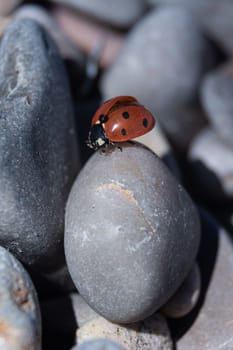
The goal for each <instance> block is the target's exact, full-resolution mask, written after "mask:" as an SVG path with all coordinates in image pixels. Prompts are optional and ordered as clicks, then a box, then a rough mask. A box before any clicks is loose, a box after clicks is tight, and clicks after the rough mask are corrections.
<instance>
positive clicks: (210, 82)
mask: <svg viewBox="0 0 233 350" xmlns="http://www.w3.org/2000/svg"><path fill="white" fill-rule="evenodd" d="M232 96H233V61H231V62H227V63H226V64H224V65H223V66H221V67H220V68H218V69H217V70H215V71H211V72H210V73H209V74H208V75H207V76H206V77H205V78H204V80H203V83H202V88H201V97H202V104H203V107H204V109H205V111H206V113H207V115H208V117H209V121H210V123H211V124H212V126H213V127H214V128H215V130H216V132H217V133H219V134H220V135H221V137H222V138H225V139H226V141H227V142H230V143H231V144H232V145H233V117H232V115H233V99H232Z"/></svg>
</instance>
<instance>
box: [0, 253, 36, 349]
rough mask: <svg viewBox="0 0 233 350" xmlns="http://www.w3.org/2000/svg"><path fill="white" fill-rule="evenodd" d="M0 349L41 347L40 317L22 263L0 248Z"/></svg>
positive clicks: (30, 284) (31, 285) (32, 289)
mask: <svg viewBox="0 0 233 350" xmlns="http://www.w3.org/2000/svg"><path fill="white" fill-rule="evenodd" d="M0 295H1V298H0V325H1V332H0V349H1V350H22V349H33V350H40V349H41V317H40V310H39V305H38V300H37V295H36V292H35V289H34V286H33V284H32V282H31V279H30V277H29V275H28V273H27V272H26V271H25V269H24V268H23V266H22V265H21V264H20V263H19V262H18V261H17V259H15V257H14V256H13V255H11V254H10V253H9V252H8V251H7V250H6V249H4V248H3V247H0Z"/></svg>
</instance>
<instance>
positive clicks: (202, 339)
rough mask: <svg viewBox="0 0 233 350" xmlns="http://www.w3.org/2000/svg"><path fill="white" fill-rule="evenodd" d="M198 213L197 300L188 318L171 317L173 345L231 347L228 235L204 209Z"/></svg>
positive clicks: (207, 349)
mask: <svg viewBox="0 0 233 350" xmlns="http://www.w3.org/2000/svg"><path fill="white" fill-rule="evenodd" d="M201 217H202V232H203V234H202V241H201V245H200V251H199V265H200V271H201V276H202V281H203V284H202V290H201V296H200V299H201V300H200V302H199V303H198V304H199V305H198V308H195V309H194V311H193V313H191V315H190V318H188V319H187V318H184V319H183V320H182V319H180V322H179V320H175V326H176V328H177V331H178V334H179V336H178V341H177V343H176V349H177V350H187V349H189V350H196V349H202V350H215V349H221V350H230V349H233V338H232V334H233V322H232V310H233V307H232V298H233V279H232V276H233V246H232V239H231V238H230V237H229V234H228V232H226V231H225V230H224V229H223V227H221V226H219V224H218V223H217V222H216V221H215V220H214V219H213V217H211V216H210V215H209V214H208V213H206V212H203V213H202V215H201ZM180 329H182V330H183V332H182V335H181V334H180V333H179V330H180ZM185 329H186V331H184V330H185ZM174 336H176V334H175V333H174Z"/></svg>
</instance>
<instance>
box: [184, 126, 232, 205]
mask: <svg viewBox="0 0 233 350" xmlns="http://www.w3.org/2000/svg"><path fill="white" fill-rule="evenodd" d="M188 158H189V163H190V166H191V178H192V181H193V183H194V184H195V185H196V188H197V189H198V192H200V193H201V195H202V196H204V198H205V200H211V201H212V200H213V199H214V200H216V201H218V200H227V199H232V198H233V176H232V175H233V147H232V146H231V144H228V143H226V142H225V140H223V139H222V138H221V137H220V136H219V135H218V134H217V133H216V132H215V131H214V130H213V129H211V128H206V129H204V130H203V131H201V132H200V133H199V134H198V135H197V137H196V138H195V139H194V140H193V142H192V145H191V147H190V150H189V154H188Z"/></svg>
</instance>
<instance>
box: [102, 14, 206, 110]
mask: <svg viewBox="0 0 233 350" xmlns="http://www.w3.org/2000/svg"><path fill="white" fill-rule="evenodd" d="M205 45H206V42H205V40H204V38H203V36H202V34H201V32H200V30H199V27H198V25H197V23H196V21H195V19H194V17H193V16H192V15H190V14H189V13H188V12H187V11H186V10H184V9H179V8H169V7H165V8H162V9H156V10H153V11H151V12H150V13H149V14H148V15H146V16H144V17H143V19H142V20H141V21H139V22H138V23H137V24H136V25H135V26H134V27H133V29H132V31H131V32H130V33H129V35H128V37H127V38H126V41H125V45H124V47H123V49H122V51H121V53H120V54H119V56H118V58H117V59H116V60H115V62H114V63H113V65H112V66H111V67H110V68H109V69H108V70H107V71H106V72H105V73H104V74H103V76H102V79H101V82H100V84H101V85H100V86H101V91H102V95H103V98H104V99H108V98H111V97H112V96H117V95H133V96H135V97H136V98H138V100H139V101H140V102H141V103H142V104H144V105H146V106H147V107H148V108H149V109H150V110H151V111H152V112H153V113H154V114H155V115H158V116H159V114H160V113H161V111H163V110H171V109H172V108H175V107H177V106H179V105H180V104H183V103H187V102H188V101H190V100H192V99H193V97H194V95H195V94H196V91H197V87H198V83H199V80H200V77H201V75H202V68H203V53H204V51H205Z"/></svg>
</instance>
